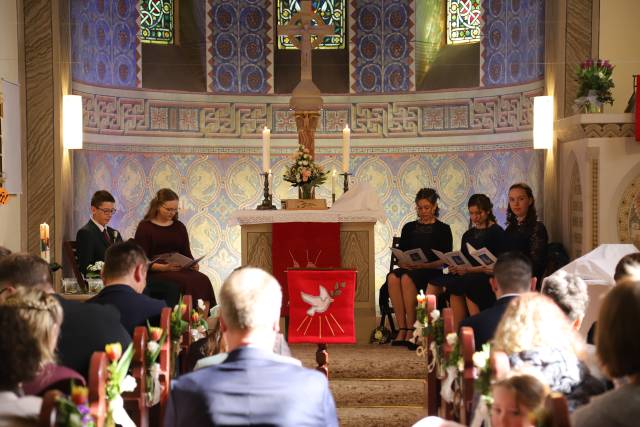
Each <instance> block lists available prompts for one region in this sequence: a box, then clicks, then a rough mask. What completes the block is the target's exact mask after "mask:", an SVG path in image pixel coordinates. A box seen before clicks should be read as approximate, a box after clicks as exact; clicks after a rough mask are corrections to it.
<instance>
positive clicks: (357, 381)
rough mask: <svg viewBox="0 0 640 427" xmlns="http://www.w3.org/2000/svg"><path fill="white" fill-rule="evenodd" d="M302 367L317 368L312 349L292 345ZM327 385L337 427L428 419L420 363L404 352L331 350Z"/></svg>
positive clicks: (384, 348) (379, 348)
mask: <svg viewBox="0 0 640 427" xmlns="http://www.w3.org/2000/svg"><path fill="white" fill-rule="evenodd" d="M291 351H292V353H293V355H294V356H295V357H296V358H298V359H300V360H301V361H302V363H303V364H304V366H307V367H315V366H316V364H315V351H316V346H315V345H311V344H294V345H291ZM328 351H329V384H330V387H331V391H332V393H333V397H334V399H335V401H336V405H337V407H338V418H339V419H340V425H341V426H346V427H359V426H385V427H388V426H411V425H412V424H413V423H415V422H416V421H418V420H419V419H421V418H422V417H424V416H425V415H426V413H425V409H424V401H425V389H424V379H423V378H424V371H425V364H424V359H420V358H419V357H417V356H416V354H415V352H412V351H409V350H407V349H406V348H404V347H391V346H389V345H384V346H379V345H369V344H365V345H338V344H335V345H329V347H328Z"/></svg>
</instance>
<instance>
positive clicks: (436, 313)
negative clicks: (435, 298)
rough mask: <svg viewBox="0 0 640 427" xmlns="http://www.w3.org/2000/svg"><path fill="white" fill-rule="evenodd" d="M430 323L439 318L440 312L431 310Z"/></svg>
mask: <svg viewBox="0 0 640 427" xmlns="http://www.w3.org/2000/svg"><path fill="white" fill-rule="evenodd" d="M430 316H431V321H432V322H435V321H436V320H438V319H439V318H440V310H433V311H431V314H430Z"/></svg>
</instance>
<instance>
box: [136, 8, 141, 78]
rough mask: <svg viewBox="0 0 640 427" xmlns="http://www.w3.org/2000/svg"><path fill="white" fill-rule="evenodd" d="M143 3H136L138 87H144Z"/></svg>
mask: <svg viewBox="0 0 640 427" xmlns="http://www.w3.org/2000/svg"><path fill="white" fill-rule="evenodd" d="M140 3H141V2H139V1H137V2H136V15H137V17H136V87H138V88H141V87H142V40H141V39H140V19H141V18H140V15H141V14H140V8H141V7H142V5H141V4H140Z"/></svg>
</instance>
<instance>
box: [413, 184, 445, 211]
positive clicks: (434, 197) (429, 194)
mask: <svg viewBox="0 0 640 427" xmlns="http://www.w3.org/2000/svg"><path fill="white" fill-rule="evenodd" d="M439 198H440V195H439V194H438V192H437V191H436V190H434V189H433V188H421V189H420V190H418V192H417V193H416V200H415V202H416V204H418V202H419V201H420V200H427V201H428V202H429V203H431V204H432V205H436V204H437V203H438V199H439ZM438 215H440V207H439V206H438V207H437V208H436V212H435V216H436V217H438Z"/></svg>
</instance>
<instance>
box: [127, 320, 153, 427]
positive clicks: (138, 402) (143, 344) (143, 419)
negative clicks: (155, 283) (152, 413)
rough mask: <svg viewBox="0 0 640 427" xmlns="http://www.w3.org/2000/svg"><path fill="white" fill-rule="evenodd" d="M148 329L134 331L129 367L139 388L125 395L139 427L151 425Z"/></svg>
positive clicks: (129, 411) (128, 407)
mask: <svg viewBox="0 0 640 427" xmlns="http://www.w3.org/2000/svg"><path fill="white" fill-rule="evenodd" d="M147 340H148V337H147V328H146V327H145V326H138V327H137V328H135V329H134V331H133V352H134V353H133V359H132V360H131V366H130V367H129V373H130V374H131V375H132V376H133V377H134V378H135V379H136V382H137V383H138V386H137V387H136V389H135V390H134V391H131V392H127V393H123V394H122V398H123V400H124V404H125V409H126V410H127V412H128V413H129V416H131V419H132V420H133V421H134V422H135V423H136V425H137V426H138V427H147V426H148V425H149V409H148V408H147V402H146V391H147V388H146V381H145V377H146V372H147V365H146V361H147V359H146V357H145V351H146V349H147Z"/></svg>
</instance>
